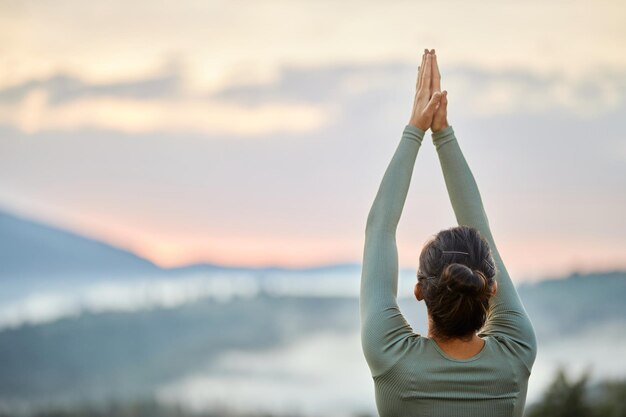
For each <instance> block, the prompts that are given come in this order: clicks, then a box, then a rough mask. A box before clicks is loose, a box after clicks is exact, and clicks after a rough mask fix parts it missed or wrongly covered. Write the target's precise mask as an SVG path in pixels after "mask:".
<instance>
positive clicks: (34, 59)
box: [0, 0, 626, 281]
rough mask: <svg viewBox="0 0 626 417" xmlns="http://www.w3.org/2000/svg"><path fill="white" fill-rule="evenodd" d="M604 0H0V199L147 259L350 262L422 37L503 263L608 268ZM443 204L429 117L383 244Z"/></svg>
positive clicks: (620, 152)
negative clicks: (400, 208)
mask: <svg viewBox="0 0 626 417" xmlns="http://www.w3.org/2000/svg"><path fill="white" fill-rule="evenodd" d="M624 21H626V4H625V3H624V2H621V1H605V0H601V1H596V2H594V3H593V6H592V5H591V3H589V2H586V1H563V0H557V1H552V2H549V3H548V2H543V1H535V0H531V1H527V2H512V1H501V0H499V1H482V2H480V3H479V5H477V3H473V2H463V1H457V0H444V1H437V2H434V1H432V2H421V1H387V2H383V1H359V2H356V1H342V2H332V1H327V0H321V1H320V0H318V1H282V0H281V1H259V2H243V1H232V0H231V1H190V0H186V1H177V2H167V1H164V2H154V1H150V2H148V1H144V0H139V1H134V2H122V1H109V2H101V3H97V4H94V3H90V2H82V1H77V0H60V1H56V2H40V1H30V0H25V1H1V2H0V208H2V209H4V210H8V211H11V212H14V213H17V214H20V215H24V216H27V217H31V218H33V219H36V220H40V221H43V222H46V223H49V224H53V225H56V226H60V227H64V228H68V229H70V230H73V231H76V232H78V233H81V234H84V235H87V236H90V237H94V238H98V239H101V240H104V241H107V242H109V243H112V244H114V245H117V246H120V247H123V248H126V249H129V250H132V251H134V252H136V253H137V254H139V255H141V256H145V257H146V258H148V259H150V260H152V261H154V262H155V263H157V264H159V265H162V266H166V267H169V266H176V265H183V264H188V263H193V262H212V263H221V264H228V265H249V266H266V265H282V266H313V265H319V264H326V263H334V262H360V261H361V257H362V250H363V243H364V229H365V220H366V217H367V213H368V211H369V208H370V206H371V203H372V202H373V199H374V196H375V194H376V191H377V188H378V185H379V183H380V180H381V179H382V175H383V174H384V171H385V168H386V167H387V164H388V163H389V161H390V159H391V156H392V155H393V152H394V151H395V148H396V146H397V144H398V141H399V139H400V135H401V133H402V130H403V128H404V126H405V125H406V123H407V122H408V119H409V116H410V113H411V107H412V102H413V95H414V93H415V91H414V88H415V78H416V75H417V66H418V65H419V62H420V60H421V54H422V52H423V50H424V48H434V49H435V50H436V52H437V56H438V61H439V65H440V69H441V74H442V88H443V89H446V90H447V91H448V98H449V103H450V104H449V109H448V120H449V122H450V124H451V125H452V126H453V128H454V130H455V133H456V136H457V139H458V140H459V142H460V145H461V148H462V150H463V151H464V154H465V156H466V159H467V160H468V163H469V164H470V167H471V168H472V171H473V173H474V176H475V178H476V180H477V182H478V185H479V187H480V190H481V195H482V198H483V202H484V204H485V209H486V211H487V214H488V216H489V221H490V225H491V228H492V233H493V235H494V239H495V240H496V244H497V246H498V249H499V251H500V253H501V255H502V258H503V260H504V261H505V263H506V265H507V268H508V270H509V273H510V274H511V275H512V277H513V279H514V280H516V281H524V280H533V279H537V278H541V277H545V276H559V275H562V274H566V273H569V272H571V271H574V270H579V271H580V270H598V269H600V270H604V269H612V268H625V267H626V256H625V255H626V221H625V220H624V213H626V193H625V192H624V191H625V190H626V163H625V162H626V118H625V116H626V101H625V97H626V54H625V53H624V51H626V48H625V47H626V25H624V24H623V22H624ZM454 225H456V223H455V218H454V214H453V212H452V209H451V207H450V203H449V200H448V196H447V194H446V190H445V184H444V182H443V177H442V173H441V169H440V167H439V164H438V160H437V156H436V153H435V150H434V147H433V145H432V142H431V133H430V132H427V133H426V136H425V140H424V142H423V144H422V147H421V148H420V151H419V154H418V157H417V162H416V166H415V170H414V174H413V178H412V184H411V189H410V191H409V196H408V198H407V202H406V204H405V208H404V213H403V217H402V219H401V221H400V224H399V229H398V234H397V239H398V250H399V254H400V264H401V266H403V267H413V268H414V267H416V264H417V260H418V257H419V251H420V249H421V247H422V245H423V244H424V243H425V242H426V241H427V240H428V238H429V237H430V236H432V235H434V234H435V233H437V232H438V231H439V230H441V229H445V228H448V227H451V226H454Z"/></svg>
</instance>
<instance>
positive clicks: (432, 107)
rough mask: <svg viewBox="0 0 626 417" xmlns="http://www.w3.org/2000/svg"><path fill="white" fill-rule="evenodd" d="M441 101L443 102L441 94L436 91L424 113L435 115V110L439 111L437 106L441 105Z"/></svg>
mask: <svg viewBox="0 0 626 417" xmlns="http://www.w3.org/2000/svg"><path fill="white" fill-rule="evenodd" d="M440 101H441V92H439V91H436V92H435V93H433V96H432V97H431V98H430V101H429V102H428V104H427V105H426V108H425V109H424V112H425V113H427V114H433V113H434V112H435V110H436V109H437V105H439V103H440Z"/></svg>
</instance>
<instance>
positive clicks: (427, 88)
mask: <svg viewBox="0 0 626 417" xmlns="http://www.w3.org/2000/svg"><path fill="white" fill-rule="evenodd" d="M431 75H432V55H431V54H427V56H426V62H425V63H424V75H423V76H422V77H423V78H422V85H421V87H422V91H423V92H424V95H426V97H430V94H431V91H432V90H431Z"/></svg>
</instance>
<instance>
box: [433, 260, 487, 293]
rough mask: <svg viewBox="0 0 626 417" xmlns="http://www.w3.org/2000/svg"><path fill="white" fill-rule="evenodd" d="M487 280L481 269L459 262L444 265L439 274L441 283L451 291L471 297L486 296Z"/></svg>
mask: <svg viewBox="0 0 626 417" xmlns="http://www.w3.org/2000/svg"><path fill="white" fill-rule="evenodd" d="M488 282H489V281H488V280H487V276H486V275H485V273H484V272H483V271H481V270H479V269H471V268H470V267H468V266H467V265H464V264H460V263H452V264H449V265H446V267H445V268H444V269H443V272H442V274H441V283H442V284H443V285H447V287H448V289H449V290H450V291H451V292H456V293H460V294H464V295H469V296H473V297H479V298H481V297H483V296H485V297H488V296H489V283H488Z"/></svg>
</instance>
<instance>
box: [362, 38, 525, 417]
mask: <svg viewBox="0 0 626 417" xmlns="http://www.w3.org/2000/svg"><path fill="white" fill-rule="evenodd" d="M447 104H448V100H447V91H443V93H442V92H441V87H440V74H439V68H438V65H437V60H436V56H435V51H434V49H433V50H432V51H428V50H427V49H426V50H425V51H424V55H423V56H422V64H421V66H420V67H419V69H418V80H417V92H416V95H415V101H414V107H413V112H412V115H411V118H410V121H409V124H408V125H407V126H406V127H405V128H404V131H403V134H402V138H401V140H400V143H399V144H398V147H397V149H396V151H395V154H394V155H393V158H392V160H391V162H390V164H389V166H388V168H387V170H386V171H385V175H384V177H383V179H382V183H381V184H380V188H379V190H378V193H377V194H376V198H375V200H374V203H373V206H372V208H371V210H370V212H369V215H368V218H367V227H366V232H365V235H366V237H365V249H364V259H363V271H362V276H361V298H360V310H361V341H362V346H363V352H364V354H365V358H366V360H367V363H368V365H369V367H370V370H371V374H372V377H373V379H374V385H375V392H376V405H377V407H378V411H379V413H380V415H381V416H383V417H384V416H412V417H416V416H446V417H459V416H521V415H522V414H523V411H524V404H525V401H526V390H527V386H528V378H529V376H530V372H531V369H532V366H533V363H534V361H535V356H536V354H537V343H536V339H535V333H534V330H533V326H532V323H531V321H530V319H529V318H528V315H527V314H526V311H525V310H524V307H523V305H522V302H521V300H520V298H519V296H518V294H517V291H516V290H515V287H514V286H513V283H512V282H511V279H510V278H509V275H508V273H507V271H506V268H505V267H504V264H503V262H502V258H501V257H500V254H499V253H498V250H497V248H496V245H495V243H494V240H493V236H492V235H491V231H490V229H489V222H488V220H487V216H486V214H485V211H484V209H483V204H482V200H481V197H480V193H479V191H478V187H477V185H476V182H475V180H474V177H473V175H472V173H471V171H470V169H469V166H468V165H467V162H466V161H465V158H464V157H463V154H462V152H461V148H460V147H459V143H458V142H457V140H456V137H455V134H454V130H453V129H452V126H450V125H448V122H447ZM429 127H430V128H431V130H432V132H433V133H432V139H433V143H434V145H435V147H436V149H437V153H438V155H439V161H440V163H441V167H442V170H443V174H444V178H445V182H446V187H447V189H448V194H449V196H450V200H451V202H452V206H453V208H454V213H455V215H456V219H457V221H458V223H459V226H457V227H453V228H450V229H446V230H442V231H440V232H439V233H438V234H437V235H435V236H434V237H432V238H431V239H430V240H429V241H428V242H427V243H426V244H425V246H424V248H423V249H422V252H421V254H420V258H419V269H418V273H417V277H418V280H417V283H416V285H415V290H414V292H415V297H416V298H417V300H419V301H422V300H423V301H424V302H425V303H426V308H427V312H428V335H427V336H424V335H420V334H417V333H414V332H413V330H412V329H411V327H410V326H409V324H408V323H407V322H406V320H405V319H404V317H403V316H402V314H401V312H400V310H399V309H398V304H397V302H396V294H397V291H398V252H397V248H396V240H395V234H396V228H397V225H398V221H399V220H400V215H401V213H402V208H403V206H404V202H405V200H406V195H407V192H408V189H409V184H410V180H411V175H412V173H413V165H414V163H415V158H416V156H417V151H418V149H419V148H420V146H421V143H422V140H423V138H424V134H425V132H426V130H428V128H429Z"/></svg>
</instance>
